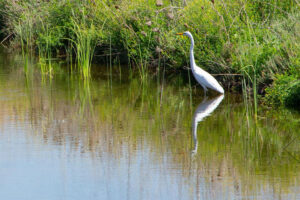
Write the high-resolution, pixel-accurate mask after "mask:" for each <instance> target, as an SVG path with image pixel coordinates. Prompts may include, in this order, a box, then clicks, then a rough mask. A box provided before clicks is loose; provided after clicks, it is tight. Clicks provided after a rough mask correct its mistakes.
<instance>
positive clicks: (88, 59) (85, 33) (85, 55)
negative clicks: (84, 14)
mask: <svg viewBox="0 0 300 200" xmlns="http://www.w3.org/2000/svg"><path fill="white" fill-rule="evenodd" d="M72 21H73V27H72V29H71V30H72V32H73V33H74V36H75V38H74V39H72V42H73V46H74V48H75V50H76V59H77V64H78V68H79V70H80V72H81V74H82V75H83V77H84V78H88V77H89V76H90V68H91V63H92V59H93V56H94V50H95V47H96V45H97V36H98V32H97V30H96V28H95V26H94V25H93V24H90V25H87V24H86V23H85V21H84V20H83V23H80V24H79V23H78V22H76V20H72Z"/></svg>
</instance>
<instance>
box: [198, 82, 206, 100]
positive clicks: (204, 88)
mask: <svg viewBox="0 0 300 200" xmlns="http://www.w3.org/2000/svg"><path fill="white" fill-rule="evenodd" d="M200 85H201V87H202V88H203V90H204V96H205V97H206V91H207V88H206V87H205V86H204V85H202V84H201V83H200Z"/></svg>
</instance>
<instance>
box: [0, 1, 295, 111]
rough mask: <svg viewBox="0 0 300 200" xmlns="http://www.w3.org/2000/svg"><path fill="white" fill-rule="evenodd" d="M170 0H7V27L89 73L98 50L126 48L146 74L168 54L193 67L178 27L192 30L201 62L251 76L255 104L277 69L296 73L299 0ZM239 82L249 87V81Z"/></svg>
mask: <svg viewBox="0 0 300 200" xmlns="http://www.w3.org/2000/svg"><path fill="white" fill-rule="evenodd" d="M163 3H164V5H163V6H161V7H158V6H156V1H155V0H134V1H129V0H121V1H117V2H116V1H112V0H108V1H101V0H94V1H89V0H83V1H78V0H62V1H58V0H52V1H50V2H48V1H39V2H36V1H34V0H27V1H26V2H25V1H17V2H12V1H9V0H3V1H2V2H1V3H0V15H1V17H2V18H3V19H5V22H6V23H5V27H3V28H2V32H5V33H6V34H7V35H9V34H11V33H13V34H14V37H12V38H14V39H11V44H12V46H13V45H15V46H16V45H17V44H19V45H20V43H22V45H20V46H24V45H27V46H28V48H30V49H31V50H34V49H35V48H38V51H39V52H41V54H40V55H42V56H41V57H43V58H46V59H45V60H48V61H50V60H51V59H50V57H56V56H62V55H63V56H65V57H67V58H68V60H69V61H70V63H72V64H73V63H74V62H73V59H76V62H75V63H76V64H77V70H78V71H79V72H80V73H81V74H82V76H83V77H84V78H88V77H90V66H91V63H92V61H93V57H94V54H95V52H97V54H104V55H105V54H109V55H110V56H112V55H114V54H115V53H121V54H122V55H123V56H124V57H127V59H126V60H129V62H130V67H133V69H134V70H137V71H138V72H139V75H140V78H141V80H143V79H147V76H149V71H156V70H157V71H159V70H161V69H160V68H159V67H157V65H158V63H159V62H160V60H163V61H164V62H165V65H164V67H165V69H166V70H167V71H176V70H177V69H182V68H184V66H188V63H186V61H187V60H188V58H187V55H188V54H187V52H188V51H189V40H188V39H181V38H178V37H176V36H175V33H176V32H182V31H185V30H189V31H190V32H191V33H192V34H193V35H194V39H195V58H196V62H197V64H198V65H200V66H201V67H202V68H204V69H205V70H207V71H208V72H210V73H213V74H232V73H234V74H241V75H242V78H241V79H242V80H245V81H244V83H245V84H243V87H241V88H244V90H245V91H247V92H248V93H249V94H248V96H252V98H253V99H254V101H255V105H257V102H258V94H261V93H264V88H266V86H268V85H269V84H270V83H271V82H272V81H273V80H274V79H275V77H276V74H282V73H284V72H289V73H291V74H292V73H294V71H293V70H294V69H295V68H299V65H300V55H299V52H300V46H299V44H300V34H299V33H300V25H299V21H300V15H299V13H300V12H299V6H300V5H299V2H298V1H295V0H287V1H277V0H255V1H250V0H234V1H232V0H221V1H214V3H212V1H210V0H191V1H188V4H187V5H183V4H182V1H181V0H174V1H167V0H165V1H163ZM45 27H46V28H45ZM20 38H22V39H21V40H20ZM23 43H24V44H23ZM46 52H48V53H46ZM61 54H62V55H61ZM42 61H43V60H42ZM41 63H45V62H41ZM72 69H73V68H72ZM153 69H156V70H153ZM174 69H175V70H174ZM48 71H49V70H48ZM219 81H221V82H222V84H223V85H224V86H225V88H228V86H229V85H233V84H232V83H233V82H236V80H235V79H233V78H230V76H229V77H224V78H223V77H220V79H219ZM234 85H240V86H242V81H238V82H237V83H235V84H234ZM255 110H257V106H255Z"/></svg>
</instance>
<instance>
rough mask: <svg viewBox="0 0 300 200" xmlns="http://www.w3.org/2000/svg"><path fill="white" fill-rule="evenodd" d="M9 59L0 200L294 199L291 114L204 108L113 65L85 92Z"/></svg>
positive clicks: (5, 60) (0, 125)
mask: <svg viewBox="0 0 300 200" xmlns="http://www.w3.org/2000/svg"><path fill="white" fill-rule="evenodd" d="M9 57H10V56H8V55H3V54H2V55H1V54H0V105H1V109H0V158H1V159H0V176H1V177H2V178H1V180H0V184H1V185H2V187H1V188H0V198H1V199H2V198H3V199H123V198H124V197H127V199H249V198H253V199H299V195H300V192H299V191H300V189H299V188H300V170H299V167H300V162H299V160H300V155H299V152H300V146H299V142H300V138H299V136H300V135H299V134H300V133H299V128H300V127H299V126H300V125H299V124H300V123H299V122H300V117H299V114H297V113H292V112H290V111H288V110H267V109H264V108H263V107H258V112H257V117H256V118H255V117H253V116H252V113H251V112H250V111H249V110H251V104H249V105H247V106H245V104H244V103H243V101H242V98H240V97H239V96H235V95H233V94H229V93H228V94H226V95H225V96H219V97H215V98H212V99H204V100H203V101H202V102H201V98H202V97H201V96H197V94H194V93H193V96H192V97H191V92H190V88H189V86H186V85H184V84H179V85H176V84H173V83H174V82H172V80H167V79H166V80H165V81H164V82H163V83H161V82H160V81H157V80H154V81H152V80H151V79H149V80H147V81H146V82H144V83H143V84H141V82H140V79H139V78H135V77H134V76H132V77H131V78H126V77H127V76H126V73H127V72H126V68H124V69H123V68H122V78H120V76H119V73H118V71H120V70H119V68H120V66H116V67H115V66H112V67H111V68H107V67H106V66H96V67H98V69H99V70H98V71H100V72H101V73H100V74H99V76H95V77H92V79H90V80H89V81H87V80H82V79H80V78H78V77H76V75H74V74H72V75H70V74H68V73H63V70H61V71H62V73H55V74H54V75H53V77H52V78H50V77H42V76H41V75H40V72H39V71H38V66H37V67H34V66H30V67H31V69H30V70H31V71H30V76H24V69H23V67H22V63H21V62H19V61H18V59H17V58H18V57H17V58H12V57H13V55H12V56H11V58H9ZM54 65H55V64H54V63H53V66H54ZM8 66H10V67H8ZM56 70H58V69H56ZM175 82H177V81H175ZM171 83H172V84H171ZM174 85H175V86H174ZM199 90H201V88H200V89H199ZM193 102H201V103H200V104H199V105H196V104H194V103H193ZM220 104H221V105H220ZM219 105H220V106H219ZM218 106H219V107H218ZM196 107H197V108H196ZM217 107H218V109H216V108H217ZM193 108H196V109H193ZM193 113H194V115H193ZM208 115H210V117H207V116H208ZM204 118H205V120H203V119H204ZM200 121H201V126H199V125H198V123H199V122H200ZM191 124H192V130H191ZM191 135H192V137H193V138H194V148H193V150H192V154H193V156H191ZM37 188H38V189H37ZM16 190H17V191H18V192H15V191H16ZM45 197H47V198H45Z"/></svg>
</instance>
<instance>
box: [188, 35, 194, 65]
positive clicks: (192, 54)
mask: <svg viewBox="0 0 300 200" xmlns="http://www.w3.org/2000/svg"><path fill="white" fill-rule="evenodd" d="M189 38H190V39H191V47H190V65H191V68H192V69H193V68H194V67H195V64H196V63H195V58H194V38H193V36H191V35H189Z"/></svg>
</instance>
